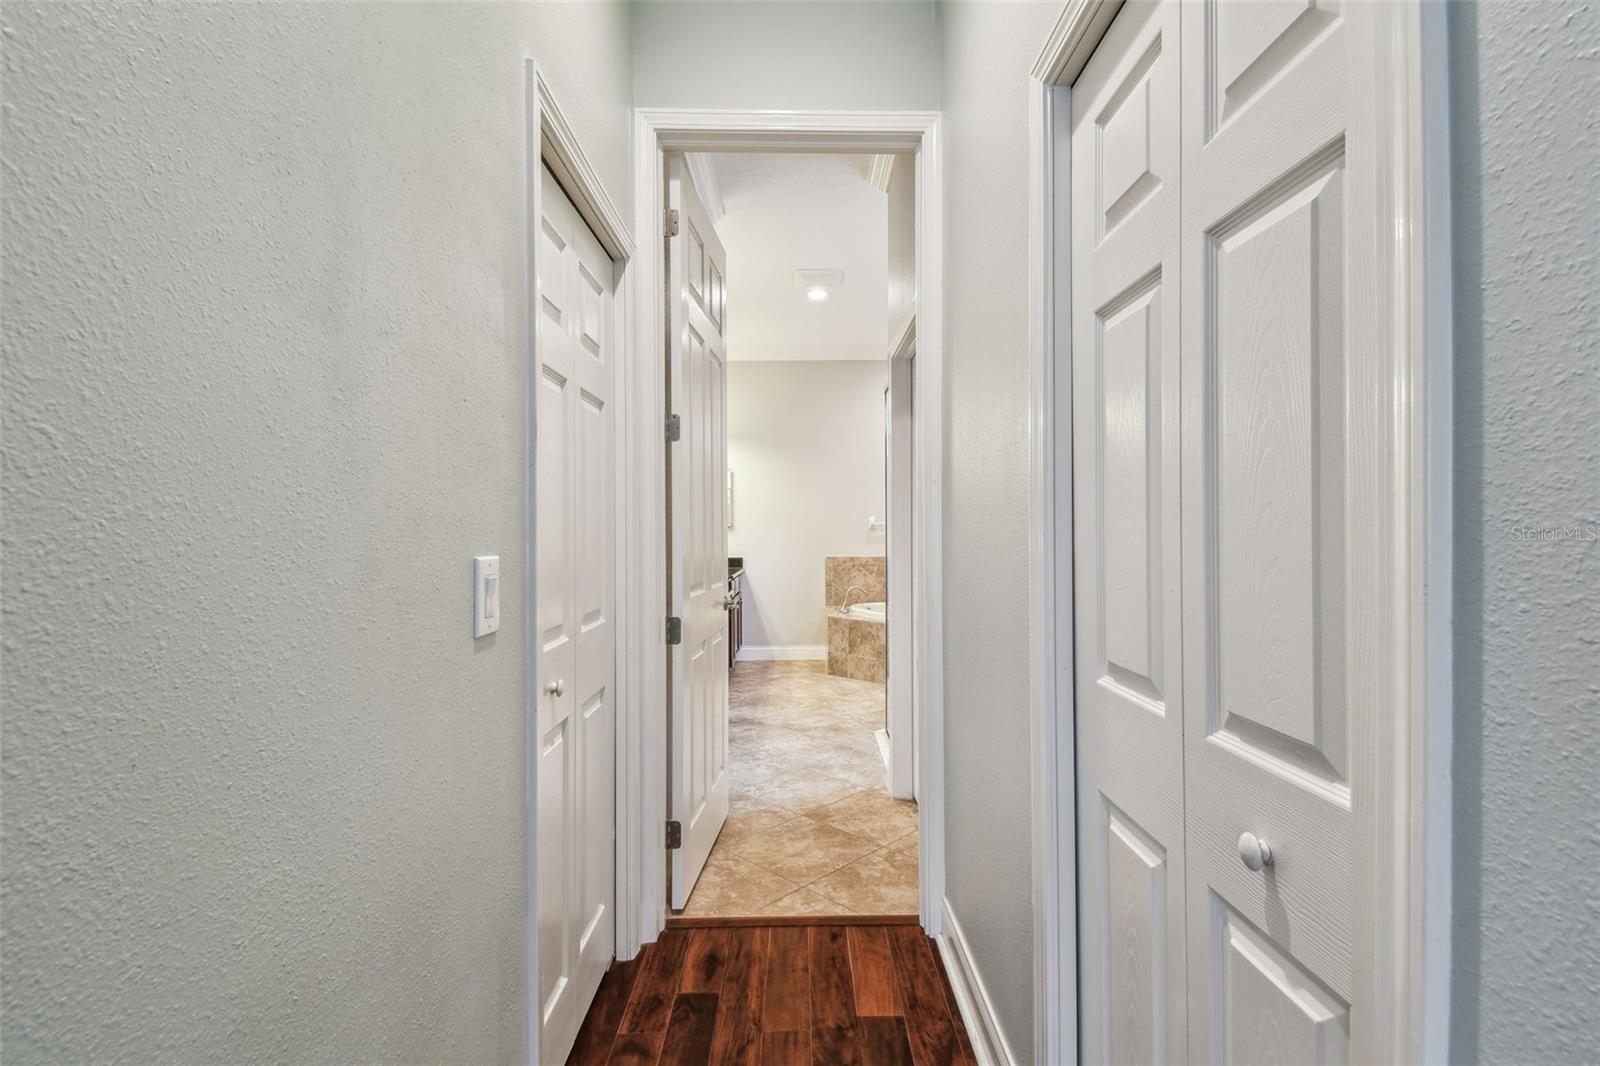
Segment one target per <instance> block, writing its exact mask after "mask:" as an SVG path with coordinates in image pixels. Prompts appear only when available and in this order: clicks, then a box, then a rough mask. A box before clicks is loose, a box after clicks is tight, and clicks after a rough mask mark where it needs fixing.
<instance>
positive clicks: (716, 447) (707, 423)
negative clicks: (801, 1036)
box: [667, 155, 728, 910]
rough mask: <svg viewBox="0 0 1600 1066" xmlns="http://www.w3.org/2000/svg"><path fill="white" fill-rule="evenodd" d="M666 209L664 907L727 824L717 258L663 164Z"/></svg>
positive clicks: (722, 272) (707, 229)
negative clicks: (674, 841)
mask: <svg viewBox="0 0 1600 1066" xmlns="http://www.w3.org/2000/svg"><path fill="white" fill-rule="evenodd" d="M667 204H668V205H669V209H670V210H672V211H676V212H677V216H678V235H677V236H676V237H672V238H669V239H668V241H667V264H668V267H667V272H668V290H667V291H668V299H667V337H668V338H669V344H670V346H671V352H670V355H669V360H668V365H669V370H668V390H669V395H668V400H667V402H668V404H669V405H670V408H671V410H672V412H673V413H675V414H676V415H677V416H678V418H679V425H680V427H681V428H680V438H679V440H678V441H677V443H675V444H672V445H669V447H668V451H669V456H670V458H669V460H668V480H669V482H670V487H669V499H670V501H671V512H672V513H671V518H670V526H671V533H670V546H669V555H668V568H669V570H670V573H671V582H672V589H671V596H670V600H671V604H672V608H671V610H672V613H673V615H675V616H677V617H678V618H680V619H681V620H682V639H681V641H680V642H679V643H678V644H677V645H676V646H675V647H674V648H673V649H672V657H671V667H672V684H671V689H672V730H671V733H672V753H671V758H670V762H669V769H670V772H669V777H670V786H669V797H670V800H671V807H672V814H671V818H672V819H673V820H674V821H676V822H677V823H678V824H679V826H680V827H681V832H682V843H681V846H680V847H678V848H676V849H675V850H674V851H673V852H672V906H673V908H674V909H677V910H681V909H682V908H683V907H684V905H685V904H686V903H688V901H689V893H690V892H692V891H693V890H694V884H695V881H696V879H698V878H699V876H700V871H701V870H702V869H703V868H704V867H705V864H706V858H707V857H708V856H709V855H710V854H711V845H712V844H714V843H716V840H717V834H718V833H720V832H721V831H722V823H723V822H725V821H726V820H727V817H728V644H727V641H728V611H727V597H728V533H727V526H726V523H725V522H724V520H723V515H724V508H725V507H726V504H727V498H726V496H725V494H724V484H725V479H726V476H727V469H728V430H727V425H728V424H727V381H728V369H727V348H726V347H725V346H724V344H723V330H724V322H723V315H724V312H725V310H726V296H727V283H726V278H727V276H728V261H727V256H726V254H725V253H724V252H723V250H722V242H721V241H719V240H717V234H716V231H715V230H713V229H712V228H711V220H710V218H709V217H708V216H707V214H706V209H705V207H704V206H702V205H701V203H700V197H699V196H698V195H697V194H696V193H695V190H694V184H693V182H691V181H690V180H689V169H688V167H687V166H686V165H685V164H684V161H683V157H682V156H681V155H679V156H671V157H668V159H667Z"/></svg>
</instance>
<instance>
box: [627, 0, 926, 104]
mask: <svg viewBox="0 0 1600 1066" xmlns="http://www.w3.org/2000/svg"><path fill="white" fill-rule="evenodd" d="M633 39H634V43H635V50H634V63H633V84H634V100H635V102H636V103H638V105H639V106H641V107H739V108H752V107H753V108H793V109H820V108H867V109H872V108H892V109H901V110H905V109H921V108H930V109H932V108H937V107H938V106H939V23H938V14H937V9H936V8H935V6H934V5H933V4H932V3H895V2H886V3H861V2H844V3H822V2H814V3H784V2H779V3H763V2H759V0H755V2H750V3H743V2H738V3H695V2H687V3H685V2H678V0H660V2H656V0H650V2H646V3H639V4H635V5H634V23H633Z"/></svg>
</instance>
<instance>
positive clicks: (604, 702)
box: [534, 168, 617, 1062]
mask: <svg viewBox="0 0 1600 1066" xmlns="http://www.w3.org/2000/svg"><path fill="white" fill-rule="evenodd" d="M539 173H540V180H541V181H542V185H541V186H540V208H539V214H540V218H539V229H538V237H537V240H538V252H537V259H538V272H539V274H538V292H537V307H536V309H535V320H534V328H535V329H536V330H538V334H537V339H536V345H535V350H536V357H537V363H538V365H537V367H536V369H535V374H536V375H537V380H536V382H535V385H534V395H535V396H536V397H537V399H536V401H535V404H536V406H535V410H534V433H535V439H534V453H535V460H534V464H535V479H536V480H535V485H534V507H535V509H536V512H537V515H538V517H537V520H536V521H537V548H538V564H537V565H538V571H537V573H538V617H537V620H536V625H537V631H536V640H537V649H538V651H537V654H538V656H539V691H538V693H537V694H536V695H537V700H538V704H537V705H538V715H537V721H538V726H537V728H538V748H537V751H538V756H537V758H538V771H539V792H538V818H539V886H538V908H539V930H538V944H539V1020H540V1044H539V1050H540V1057H541V1059H542V1060H543V1061H545V1062H561V1061H563V1060H564V1059H565V1058H566V1055H567V1052H568V1050H569V1049H570V1048H571V1047H572V1042H573V1040H574V1039H575V1038H576V1037H577V1035H578V1027H579V1026H580V1025H582V1023H583V1016H584V1013H585V1012H586V1011H587V1010H588V1009H589V1003H590V1001H591V1000H592V999H593V998H594V993H595V989H596V988H598V987H599V985H600V978H601V977H602V976H604V974H605V972H606V967H608V966H609V965H610V964H611V954H612V947H613V945H614V943H615V936H616V922H615V916H614V914H613V900H614V898H615V884H616V878H615V869H616V856H615V851H614V848H615V844H614V842H613V831H614V828H615V824H616V823H615V818H614V814H615V804H616V784H615V782H616V728H617V727H616V692H615V685H614V684H613V681H614V678H615V675H616V666H615V641H616V637H615V632H614V630H615V626H614V625H613V609H612V607H613V604H614V602H615V595H616V590H615V588H614V578H613V575H614V574H615V572H616V567H615V556H614V554H613V551H612V547H613V544H614V536H615V534H614V524H615V523H614V518H613V515H614V514H615V508H614V499H615V490H614V486H615V456H614V453H613V449H612V440H613V433H612V419H613V413H612V406H611V394H612V381H613V377H612V373H613V367H614V363H613V360H614V359H616V358H617V352H616V345H615V343H614V341H613V336H612V335H613V333H614V330H613V328H612V299H613V292H612V290H613V277H614V272H613V268H612V263H611V259H610V258H609V257H608V256H607V255H606V253H605V249H604V248H602V247H601V245H600V241H599V240H598V239H597V238H596V237H595V235H594V233H593V232H591V231H590V229H589V227H588V226H587V225H586V224H585V223H584V221H583V218H582V216H580V215H579V214H578V211H577V209H576V208H574V207H573V205H572V201H571V200H569V199H568V198H567V195H566V193H565V192H563V191H562V189H561V186H560V185H559V184H558V183H557V182H556V179H555V178H554V177H553V176H552V175H551V174H550V172H549V171H548V170H544V169H542V168H541V170H540V172H539Z"/></svg>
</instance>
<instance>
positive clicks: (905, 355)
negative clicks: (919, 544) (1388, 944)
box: [886, 318, 921, 799]
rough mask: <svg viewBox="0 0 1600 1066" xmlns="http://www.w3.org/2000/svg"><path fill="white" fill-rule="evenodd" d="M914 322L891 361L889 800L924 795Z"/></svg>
mask: <svg viewBox="0 0 1600 1066" xmlns="http://www.w3.org/2000/svg"><path fill="white" fill-rule="evenodd" d="M915 352H916V320H915V318H913V319H912V320H911V321H910V322H909V323H907V325H906V329H905V331H904V333H903V334H902V336H901V339H900V341H899V343H898V344H897V345H896V348H895V350H894V351H892V352H891V353H890V357H889V418H888V426H887V427H886V432H887V434H888V437H889V462H888V464H887V472H888V483H889V485H888V494H887V496H886V502H887V507H888V512H889V528H888V535H889V551H888V560H887V565H888V585H889V591H888V597H889V627H888V633H887V637H888V653H889V663H888V665H889V670H888V683H887V686H886V695H887V699H888V705H889V795H891V796H893V797H894V798H895V799H916V798H918V793H919V792H920V790H921V774H920V773H919V767H918V766H917V755H916V753H917V726H916V704H915V701H914V692H913V689H912V679H913V677H914V674H915V665H914V656H915V647H916V642H915V641H914V640H913V639H912V634H913V632H914V630H915V627H914V626H913V625H912V611H913V610H914V609H915V608H914V604H915V600H914V598H913V596H912V588H913V581H912V572H913V571H912V559H911V552H912V543H913V526H914V521H913V517H912V516H913V514H914V513H915V512H914V501H913V488H912V483H913V481H914V477H913V473H914V470H915V465H914V464H915V455H914V453H913V448H914V444H913V441H914V439H915V436H916V420H915V418H914V416H913V414H912V398H913V390H914V388H915V381H914V373H915V371H914V368H915V366H916V360H915V358H914V356H915Z"/></svg>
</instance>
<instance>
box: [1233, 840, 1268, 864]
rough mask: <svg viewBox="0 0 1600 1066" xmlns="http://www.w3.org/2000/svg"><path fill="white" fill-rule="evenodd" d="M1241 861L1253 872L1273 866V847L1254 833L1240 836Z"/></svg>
mask: <svg viewBox="0 0 1600 1066" xmlns="http://www.w3.org/2000/svg"><path fill="white" fill-rule="evenodd" d="M1239 861H1240V862H1242V863H1244V864H1245V865H1246V866H1248V867H1250V869H1252V870H1259V869H1261V868H1262V867H1263V866H1271V865H1272V845H1271V844H1268V843H1267V842H1266V841H1265V840H1262V839H1261V838H1260V837H1258V836H1256V835H1255V834H1254V833H1240V834H1239Z"/></svg>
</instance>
